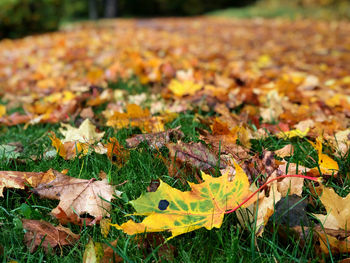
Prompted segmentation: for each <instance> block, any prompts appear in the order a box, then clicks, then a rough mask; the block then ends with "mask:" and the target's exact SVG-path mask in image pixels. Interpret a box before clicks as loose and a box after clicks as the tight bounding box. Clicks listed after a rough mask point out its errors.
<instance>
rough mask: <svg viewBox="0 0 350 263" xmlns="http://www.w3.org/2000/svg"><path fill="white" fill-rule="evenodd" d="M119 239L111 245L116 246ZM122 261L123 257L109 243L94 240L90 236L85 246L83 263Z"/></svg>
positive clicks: (113, 262)
mask: <svg viewBox="0 0 350 263" xmlns="http://www.w3.org/2000/svg"><path fill="white" fill-rule="evenodd" d="M117 241H118V240H115V241H113V242H111V245H112V246H116V245H117ZM122 261H123V259H122V258H121V257H120V256H119V255H117V254H116V253H115V252H114V250H113V249H112V248H111V247H110V246H108V245H107V244H102V243H100V242H94V241H93V240H92V238H90V239H89V242H88V243H87V244H86V246H85V251H84V256H83V263H117V262H122Z"/></svg>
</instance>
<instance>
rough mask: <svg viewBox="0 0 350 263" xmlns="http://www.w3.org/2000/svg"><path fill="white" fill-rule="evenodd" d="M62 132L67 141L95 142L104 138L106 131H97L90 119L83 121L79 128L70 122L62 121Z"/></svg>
mask: <svg viewBox="0 0 350 263" xmlns="http://www.w3.org/2000/svg"><path fill="white" fill-rule="evenodd" d="M61 126H62V127H61V128H60V129H59V131H60V133H62V134H63V136H64V139H63V140H61V141H62V143H65V142H73V141H74V142H82V143H89V144H92V143H95V142H98V141H100V140H101V139H102V137H103V135H104V132H101V133H98V132H96V126H95V125H93V124H92V123H91V121H90V120H89V119H86V120H84V121H83V123H82V124H81V125H80V126H79V128H74V127H72V126H71V125H69V124H65V123H61Z"/></svg>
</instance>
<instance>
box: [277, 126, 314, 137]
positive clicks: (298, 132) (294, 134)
mask: <svg viewBox="0 0 350 263" xmlns="http://www.w3.org/2000/svg"><path fill="white" fill-rule="evenodd" d="M309 130H310V129H309V128H306V129H305V130H304V131H301V130H298V129H295V130H291V131H283V132H280V133H278V134H277V137H278V138H282V139H290V138H293V137H300V138H304V137H305V136H306V135H307V134H308V132H309Z"/></svg>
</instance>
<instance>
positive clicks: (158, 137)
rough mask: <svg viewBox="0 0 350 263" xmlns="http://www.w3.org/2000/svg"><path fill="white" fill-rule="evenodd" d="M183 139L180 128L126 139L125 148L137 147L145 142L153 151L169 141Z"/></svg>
mask: <svg viewBox="0 0 350 263" xmlns="http://www.w3.org/2000/svg"><path fill="white" fill-rule="evenodd" d="M183 137H184V134H183V132H182V131H181V130H180V127H177V128H174V129H170V130H167V131H164V132H156V133H149V134H138V135H135V136H133V137H131V138H129V139H126V147H127V148H134V147H137V146H138V145H139V144H140V143H141V142H143V141H146V142H147V143H148V145H149V146H150V147H151V148H153V149H159V148H161V147H163V146H165V145H166V144H167V143H169V142H170V141H171V139H176V140H178V139H181V138H183Z"/></svg>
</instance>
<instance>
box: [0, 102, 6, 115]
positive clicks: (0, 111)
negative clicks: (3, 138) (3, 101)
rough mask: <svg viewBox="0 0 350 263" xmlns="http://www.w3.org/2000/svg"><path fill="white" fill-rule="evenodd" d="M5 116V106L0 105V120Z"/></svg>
mask: <svg viewBox="0 0 350 263" xmlns="http://www.w3.org/2000/svg"><path fill="white" fill-rule="evenodd" d="M5 114H6V106H5V105H0V118H1V117H2V116H4V115H5Z"/></svg>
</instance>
